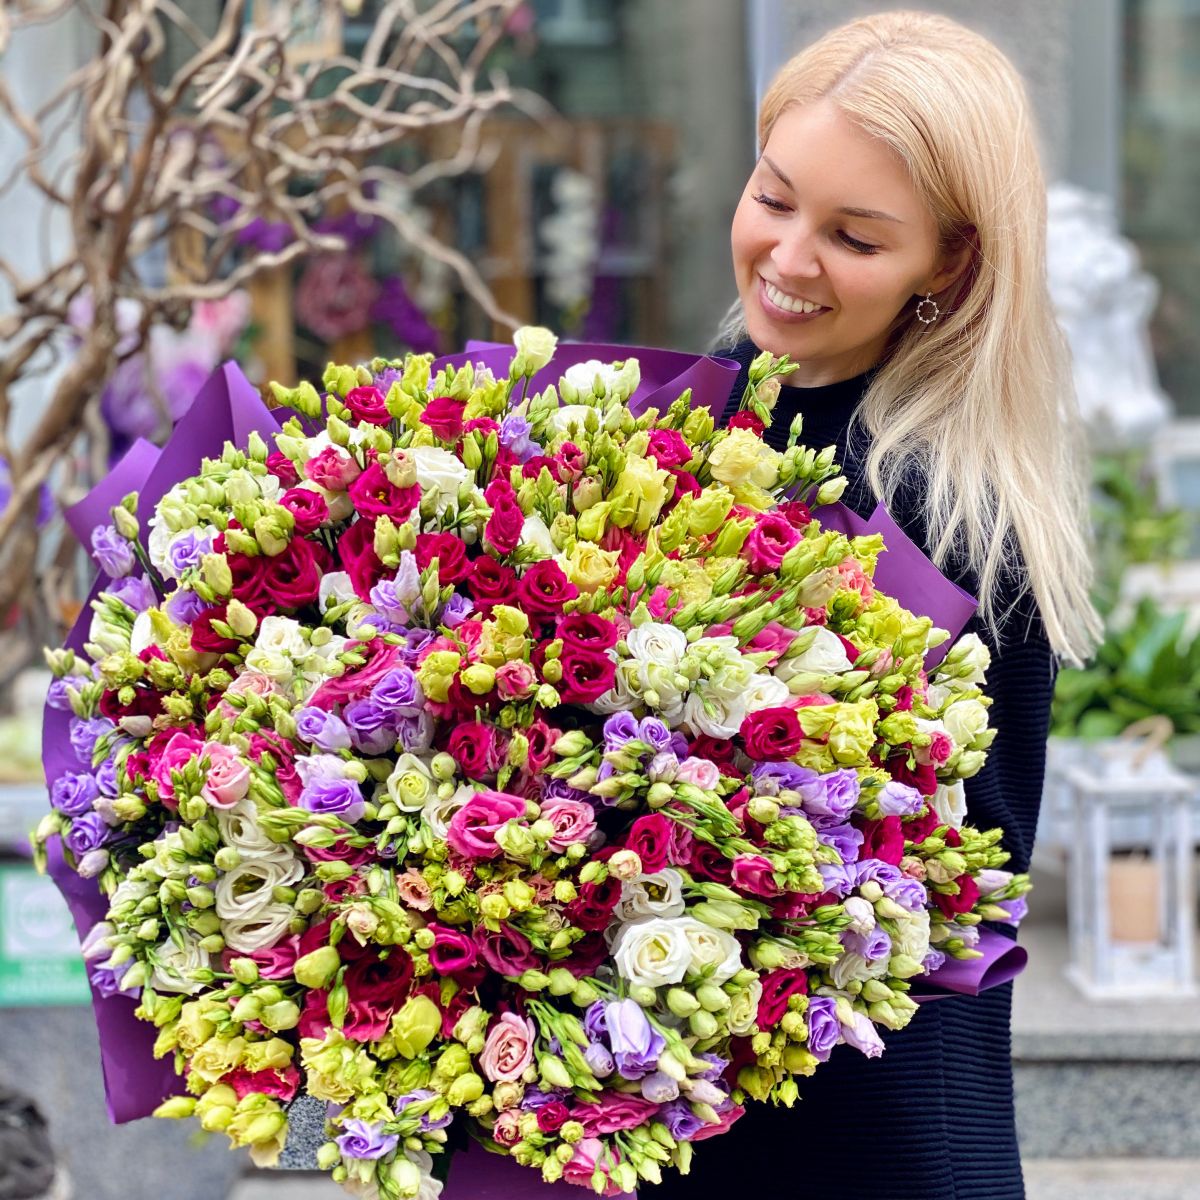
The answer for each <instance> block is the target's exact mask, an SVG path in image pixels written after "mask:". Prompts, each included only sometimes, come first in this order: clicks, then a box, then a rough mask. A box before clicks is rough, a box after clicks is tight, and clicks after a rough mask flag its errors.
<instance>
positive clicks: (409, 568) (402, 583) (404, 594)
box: [369, 550, 421, 621]
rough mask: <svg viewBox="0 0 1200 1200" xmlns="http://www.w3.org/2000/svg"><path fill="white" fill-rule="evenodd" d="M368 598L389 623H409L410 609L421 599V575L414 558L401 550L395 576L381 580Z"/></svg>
mask: <svg viewBox="0 0 1200 1200" xmlns="http://www.w3.org/2000/svg"><path fill="white" fill-rule="evenodd" d="M369 596H370V600H371V603H372V604H373V605H374V606H375V608H377V609H378V610H379V611H380V612H381V613H383V615H384V616H385V617H387V618H388V620H389V621H410V620H411V619H412V617H411V615H410V609H412V608H413V607H414V606H415V605H416V604H417V603H418V602H419V601H420V599H421V573H420V572H419V571H418V570H417V560H416V558H415V557H414V556H413V555H412V554H411V553H409V551H407V550H402V551H401V552H400V565H399V567H397V569H396V574H395V576H394V577H393V578H391V579H381V580H380V581H379V582H378V583H377V584H376V585H375V586H374V587H373V588H372V589H371V591H370V593H369Z"/></svg>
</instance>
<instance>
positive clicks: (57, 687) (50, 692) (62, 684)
mask: <svg viewBox="0 0 1200 1200" xmlns="http://www.w3.org/2000/svg"><path fill="white" fill-rule="evenodd" d="M81 682H82V680H80V679H78V678H77V677H76V676H73V675H69V676H67V677H66V678H64V679H52V680H51V681H50V686H49V688H47V689H46V703H47V704H48V705H49V706H50V707H51V708H53V709H56V710H57V711H58V712H70V711H71V700H70V698H69V697H68V696H67V688H69V687H72V686H74V687H75V688H77V689H78V687H79V685H80V683H81Z"/></svg>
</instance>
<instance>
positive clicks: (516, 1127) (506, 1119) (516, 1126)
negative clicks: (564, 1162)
mask: <svg viewBox="0 0 1200 1200" xmlns="http://www.w3.org/2000/svg"><path fill="white" fill-rule="evenodd" d="M520 1120H521V1112H520V1110H519V1109H516V1108H509V1109H505V1111H504V1112H502V1113H501V1114H500V1115H499V1116H498V1117H497V1118H496V1124H495V1125H493V1126H492V1141H494V1142H495V1143H496V1144H497V1145H498V1146H515V1145H516V1144H517V1143H518V1142H519V1141H520V1140H521V1129H520ZM567 1170H568V1171H569V1170H570V1167H568V1168H567ZM564 1175H565V1172H564ZM588 1178H589V1179H590V1178H591V1176H588Z"/></svg>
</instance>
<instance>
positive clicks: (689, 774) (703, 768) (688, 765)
mask: <svg viewBox="0 0 1200 1200" xmlns="http://www.w3.org/2000/svg"><path fill="white" fill-rule="evenodd" d="M675 781H676V782H677V783H691V784H695V786H696V787H698V788H704V789H705V790H706V791H712V790H713V789H714V788H716V786H717V784H719V783H720V782H721V769H720V768H719V767H718V766H717V764H716V763H715V762H711V761H709V760H708V759H706V758H685V759H684V760H683V762H681V763H680V764H679V769H678V770H677V771H676V772H675Z"/></svg>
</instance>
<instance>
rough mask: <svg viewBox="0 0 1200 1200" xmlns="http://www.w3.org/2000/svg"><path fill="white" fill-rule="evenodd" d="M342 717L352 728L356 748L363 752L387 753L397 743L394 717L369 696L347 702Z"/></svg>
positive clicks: (351, 734) (351, 736)
mask: <svg viewBox="0 0 1200 1200" xmlns="http://www.w3.org/2000/svg"><path fill="white" fill-rule="evenodd" d="M342 719H343V720H344V721H345V722H346V725H347V727H348V728H349V730H350V740H351V742H353V743H354V748H355V749H356V750H360V751H361V752H362V753H363V754H386V753H387V752H388V751H389V750H391V749H392V748H393V747H394V746H395V745H396V724H395V721H394V719H393V718H392V716H391V715H390V714H389V713H388V712H387V711H386V710H384V709H383V708H381V707H380V706H379V705H378V704H376V703H375V701H374V700H372V699H371V698H370V697H369V696H368V697H367V698H366V699H363V700H354V701H352V702H351V703H350V704H347V705H346V707H345V708H343V709H342Z"/></svg>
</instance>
